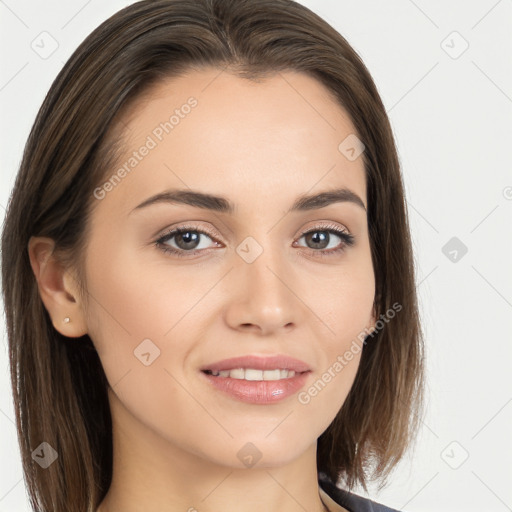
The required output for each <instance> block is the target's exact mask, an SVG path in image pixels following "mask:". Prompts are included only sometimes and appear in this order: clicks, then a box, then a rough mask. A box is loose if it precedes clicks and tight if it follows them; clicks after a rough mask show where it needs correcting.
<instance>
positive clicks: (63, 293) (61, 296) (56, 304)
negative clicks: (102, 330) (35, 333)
mask: <svg viewBox="0 0 512 512" xmlns="http://www.w3.org/2000/svg"><path fill="white" fill-rule="evenodd" d="M54 247H55V242H54V241H53V240H52V239H51V238H47V237H31V238H30V240H29V242H28V254H29V259H30V265H31V267H32V271H33V272H34V275H35V278H36V281H37V286H38V289H39V295H40V296H41V300H42V301H43V303H44V305H45V307H46V310H47V311H48V314H49V315H50V318H51V319H52V324H53V326H54V327H55V329H56V330H57V331H59V332H60V333H61V334H63V335H64V336H68V337H70V338H78V337H80V336H83V335H84V334H87V325H86V322H85V315H84V311H83V305H82V304H81V303H80V295H79V293H78V285H77V283H76V280H75V278H74V277H73V275H72V274H71V273H70V272H69V271H68V270H65V269H64V268H63V266H62V264H60V263H59V261H58V260H57V259H56V258H55V256H54V254H53V250H54ZM66 318H69V321H65V319H66Z"/></svg>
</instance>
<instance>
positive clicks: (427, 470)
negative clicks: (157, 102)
mask: <svg viewBox="0 0 512 512" xmlns="http://www.w3.org/2000/svg"><path fill="white" fill-rule="evenodd" d="M130 3H132V2H130V1H122V0H115V1H114V0H110V1H109V2H100V1H98V0H89V1H88V2H87V1H84V0H72V1H68V2H65V3H64V2H57V1H55V0H52V1H46V2H44V3H43V2H36V1H34V0H31V1H19V2H16V1H15V0H0V30H1V34H0V43H1V44H0V52H1V63H2V64H1V71H0V105H1V123H0V130H1V133H0V140H1V149H0V151H1V153H0V169H1V177H0V178H1V182H0V184H1V192H0V206H1V208H0V212H1V214H2V218H3V215H4V214H5V206H6V204H7V200H8V196H9V193H10V190H11V188H12V184H13V181H14V177H15V174H16V172H17V168H18V165H19V163H20V160H21V155H22V151H23V147H24V144H25V141H26V139H27V136H28V133H29V129H30V127H31V125H32V123H33V121H34V118H35V115H36V112H37V110H38V109H39V106H40V104H41V102H42V100H43V98H44V96H45V94H46V92H47V90H48V88H49V87H50V85H51V83H52V81H53V80H54V78H55V76H56V75H57V73H58V71H59V70H60V69H61V67H62V66H63V64H64V62H65V61H66V60H67V59H68V58H69V56H70V55H71V53H72V52H73V51H74V50H75V48H76V47H77V46H78V44H79V43H80V42H81V41H82V40H83V39H84V38H85V37H86V36H87V35H88V34H89V33H90V32H91V31H92V30H93V29H94V28H95V27H96V26H98V25H99V24H100V23H101V22H102V21H104V20H105V19H106V18H107V17H108V16H110V15H111V14H113V13H114V12H116V11H117V10H119V9H120V8H122V7H125V6H126V5H129V4H130ZM302 3H303V4H304V5H306V6H308V7H309V8H311V9H312V10H314V11H315V12H317V13H318V14H319V15H321V16H322V17H323V18H325V19H326V20H327V21H328V22H330V23H331V24H332V25H333V26H334V27H335V28H336V29H337V30H339V31H340V32H341V33H342V34H343V35H344V36H345V37H346V38H347V39H348V41H349V42H350V43H351V44H352V45H353V47H354V48H355V49H356V51H358V53H359V54H360V55H361V56H362V58H363V60H364V61H365V63H366V64H367V66H368V68H369V70H370V72H371V73H372V75H373V77H374V79H375V82H376V83H377V86H378V88H379V91H380V93H381V95H382V98H383V101H384V103H385V105H386V108H387V111H388V113H389V116H390V119H391V122H392V125H393V129H394V133H395V137H396V141H397V145H398V149H399V153H400V159H401V163H402V166H403V173H404V179H405V184H406V191H407V199H408V205H409V215H410V221H411V226H412V235H413V242H414V248H415V252H416V264H417V273H418V292H419V296H420V305H421V314H422V319H423V324H424V329H425V332H426V335H427V340H426V342H427V357H428V414H427V416H426V418H425V421H424V425H423V428H422V431H421V433H420V436H419V440H418V443H417V445H416V448H415V451H414V452H411V455H410V456H409V457H408V458H407V459H405V460H404V462H403V463H402V464H401V465H400V466H399V467H398V469H397V470H396V472H395V473H394V475H393V477H392V478H391V484H390V486H389V487H388V488H386V489H385V490H383V491H382V492H380V493H378V492H377V491H376V489H373V490H372V493H371V495H372V497H373V498H374V499H376V500H378V501H381V502H383V503H385V504H387V505H389V506H393V507H395V508H398V509H400V510H407V511H410V512H420V511H432V510H436V511H439V512H441V511H451V512H452V511H473V510H474V511H481V510H485V511H486V512H494V511H496V512H502V511H506V510H512V486H511V485H510V484H511V482H512V463H511V460H512V437H511V432H512V429H511V426H512V386H511V377H510V373H511V360H512V343H511V337H512V336H511V332H512V271H511V262H512V243H511V234H512V230H511V224H512V223H511V220H512V171H511V159H510V146H511V142H512V140H511V135H512V133H511V132H512V130H511V121H512V72H511V62H512V60H511V55H512V36H511V33H512V27H511V20H512V3H511V1H510V0H501V1H496V0H485V1H483V0H482V1H472V2H463V1H451V2H442V1H439V0H438V1H430V2H427V1H426V0H423V1H420V0H417V1H415V2H413V1H412V0H392V1H386V2H379V1H376V0H375V1H369V0H366V1H359V2H356V1H355V0H353V1H345V0H343V1H339V0H338V1H337V0H302ZM43 31H47V32H48V33H49V34H51V37H53V38H54V39H55V40H56V41H57V43H58V48H57V49H56V51H55V52H54V53H53V54H52V55H50V56H48V57H47V58H41V56H40V55H38V53H36V52H35V51H34V50H33V49H32V47H31V45H32V44H34V45H35V44H39V46H42V44H43V43H41V38H47V39H45V42H46V43H45V48H46V49H48V48H51V46H50V40H49V39H48V36H46V35H43V36H40V34H41V33H42V32H43ZM454 31H455V32H457V33H456V34H453V32H454ZM33 41H35V42H34V43H33ZM443 41H444V42H443ZM466 44H468V45H469V46H468V48H467V49H466V50H465V51H464V52H463V53H461V52H462V50H463V49H464V48H465V46H466ZM459 54H460V55H459ZM452 237H457V239H458V241H456V242H455V243H456V244H458V246H456V245H455V246H453V247H452V246H451V245H449V246H448V247H447V248H446V249H445V250H444V252H445V253H447V254H448V256H446V255H445V254H444V252H443V247H444V246H445V244H447V243H448V241H449V240H450V239H452ZM452 243H453V242H452ZM461 244H464V245H465V246H466V247H467V249H468V251H467V253H466V254H464V255H463V256H461V254H462V252H461V250H460V247H461ZM454 250H455V251H457V252H456V253H455V252H453V251H454ZM450 251H451V254H450ZM451 259H455V260H456V261H451ZM27 321H29V319H27ZM2 322H3V319H2ZM4 325H5V324H4V323H2V326H1V332H2V336H3V339H2V341H3V343H2V345H1V348H2V349H1V350H0V389H1V395H0V461H1V468H0V512H13V511H28V510H29V507H28V500H27V499H26V496H25V488H24V484H23V480H22V472H21V465H20V461H19V452H18V449H17V438H16V434H15V428H14V423H13V418H14V412H13V407H12V403H11V392H10V381H9V377H8V360H7V340H6V335H5V327H4ZM466 457H467V458H466Z"/></svg>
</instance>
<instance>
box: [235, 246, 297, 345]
mask: <svg viewBox="0 0 512 512" xmlns="http://www.w3.org/2000/svg"><path fill="white" fill-rule="evenodd" d="M277 252H278V251H277V250H274V251H272V253H271V251H270V249H268V250H264V251H263V253H262V254H260V256H258V258H256V260H254V261H253V262H252V263H247V262H246V261H243V260H242V261H241V262H239V263H238V265H237V266H236V268H235V269H233V271H232V272H231V275H230V277H229V279H230V282H229V284H228V286H230V288H231V289H230V291H229V292H228V293H229V297H230V299H229V302H228V304H227V309H226V312H225V315H226V322H227V323H228V325H229V326H230V327H231V328H232V329H236V330H243V331H253V332H254V333H256V334H260V335H269V334H283V333H285V332H288V331H290V330H291V329H292V328H293V327H294V326H295V325H297V321H298V318H299V315H301V313H302V312H301V305H302V303H301V301H300V300H299V299H298V298H297V297H296V296H295V294H294V292H293V275H292V274H293V273H292V271H291V268H290V266H289V265H287V264H286V262H284V261H283V257H282V255H278V254H277Z"/></svg>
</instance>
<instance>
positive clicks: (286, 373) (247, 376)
mask: <svg viewBox="0 0 512 512" xmlns="http://www.w3.org/2000/svg"><path fill="white" fill-rule="evenodd" d="M211 374H212V375H214V376H216V377H229V378H231V379H239V380H280V379H291V378H292V377H294V376H295V371H294V370H281V369H279V368H278V369H276V370H255V369H253V368H245V369H244V368H234V369H233V370H223V371H214V370H212V371H211Z"/></svg>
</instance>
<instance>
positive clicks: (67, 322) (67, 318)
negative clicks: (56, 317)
mask: <svg viewBox="0 0 512 512" xmlns="http://www.w3.org/2000/svg"><path fill="white" fill-rule="evenodd" d="M62 321H63V322H64V323H65V324H69V322H70V321H71V318H69V316H67V317H66V318H64V320H62Z"/></svg>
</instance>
